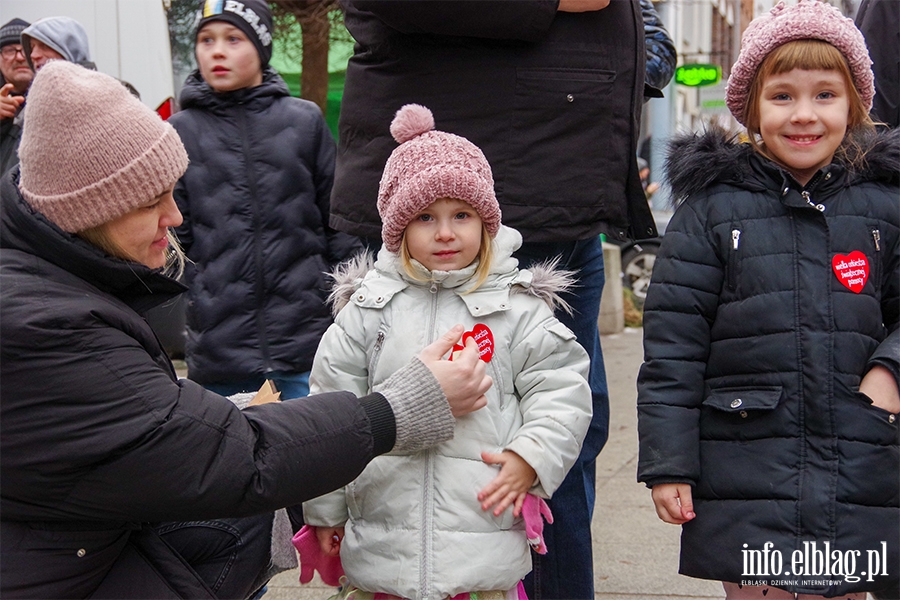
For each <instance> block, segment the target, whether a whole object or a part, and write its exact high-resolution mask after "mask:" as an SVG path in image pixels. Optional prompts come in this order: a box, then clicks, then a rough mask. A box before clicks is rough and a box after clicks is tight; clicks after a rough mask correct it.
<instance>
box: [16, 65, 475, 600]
mask: <svg viewBox="0 0 900 600" xmlns="http://www.w3.org/2000/svg"><path fill="white" fill-rule="evenodd" d="M98 98H100V99H102V101H103V102H102V103H103V106H104V110H103V111H102V112H98V111H95V110H92V109H91V107H93V106H94V105H95V103H96V102H97V99H98ZM29 111H30V115H29V125H28V127H27V128H26V129H25V132H24V135H23V139H22V144H21V149H20V157H21V166H20V169H21V172H20V171H19V169H13V170H12V171H10V173H9V174H8V176H7V177H4V179H3V181H2V188H0V190H2V197H3V202H2V205H0V243H2V250H0V277H2V292H0V310H2V314H3V319H2V322H0V358H2V360H0V376H2V382H3V386H2V388H0V552H2V557H3V560H2V561H0V595H2V596H3V597H4V598H86V597H94V598H156V599H158V598H187V597H189V598H214V597H247V596H248V595H249V594H250V593H252V592H253V591H254V589H255V588H256V587H258V585H259V584H261V583H262V581H260V577H261V576H264V575H263V574H264V572H265V570H266V566H267V562H268V549H269V535H270V532H269V531H268V530H266V525H267V524H269V523H270V522H271V515H270V513H271V511H273V510H274V509H276V508H278V507H282V506H286V505H292V504H296V503H299V502H301V501H303V500H306V499H309V498H312V497H315V496H318V495H320V494H322V493H324V492H327V491H328V490H331V489H333V488H336V487H338V486H340V485H344V484H346V483H348V482H349V481H351V480H352V479H353V478H355V477H356V476H357V475H358V474H359V473H360V472H361V470H362V469H363V467H364V466H365V465H366V463H367V462H368V461H369V460H371V458H372V457H374V456H375V455H377V454H381V453H383V452H386V451H388V450H390V449H391V448H392V447H394V448H408V449H410V450H415V449H417V448H421V447H425V446H428V445H430V444H432V443H437V442H439V441H442V440H445V439H448V438H449V437H451V436H452V431H453V419H452V416H451V414H456V415H460V414H465V413H466V412H469V411H471V410H472V409H474V408H477V407H480V406H481V405H482V404H483V398H478V396H479V395H480V394H481V393H482V392H483V391H484V389H486V387H487V386H488V385H489V380H486V378H485V377H484V367H483V366H482V363H481V361H479V360H478V358H477V350H476V349H475V346H474V343H472V344H469V348H467V352H468V356H467V358H466V359H465V360H464V361H463V362H457V361H453V362H447V361H442V360H440V355H441V354H442V353H443V352H444V351H446V350H449V349H450V347H451V346H452V343H453V340H452V339H451V338H454V337H456V338H458V335H459V334H460V333H461V327H460V328H458V329H459V330H460V331H454V332H451V334H449V335H448V336H445V339H444V340H442V343H443V344H444V345H443V346H441V347H436V346H435V347H431V348H430V349H429V351H428V352H424V353H423V355H422V361H424V362H422V361H413V362H412V363H411V364H410V365H409V367H407V368H406V369H404V371H405V374H404V375H401V377H402V378H404V379H394V380H393V381H391V382H388V384H387V385H386V387H385V388H384V389H383V390H381V393H376V394H372V395H370V396H366V397H364V398H359V399H357V398H356V397H354V396H353V395H352V394H349V393H336V394H329V395H326V396H327V397H324V396H323V398H322V399H318V398H315V399H312V398H311V399H305V400H303V401H296V402H285V403H272V404H266V405H262V406H256V407H250V408H247V409H246V410H244V411H240V410H238V409H237V408H236V407H235V405H234V404H232V403H231V402H230V401H229V400H227V399H225V398H222V397H221V396H218V395H216V394H213V393H211V392H208V391H206V390H205V389H203V388H202V387H200V386H199V385H197V384H195V383H193V382H190V381H186V380H178V379H177V378H176V376H175V372H174V369H173V368H172V365H171V363H170V362H169V360H168V357H167V356H166V354H165V352H164V351H163V349H162V347H161V346H160V344H159V341H158V340H157V338H156V336H155V335H154V334H153V331H152V330H151V329H150V327H149V326H148V324H147V322H146V321H145V320H144V319H143V318H142V316H141V313H142V312H143V311H145V310H147V309H148V308H150V307H152V306H156V305H158V304H159V303H160V302H164V301H166V300H167V299H170V298H172V297H173V296H174V295H176V294H179V293H181V292H182V291H183V290H184V288H183V286H182V285H181V284H179V283H177V282H176V281H175V280H173V279H171V278H170V277H168V276H167V275H166V274H165V271H164V266H163V265H164V263H165V262H166V248H167V243H166V239H167V232H168V227H172V226H176V225H178V224H179V223H180V221H181V215H180V213H179V212H178V210H177V208H176V207H175V203H174V200H173V198H172V188H173V186H174V184H175V181H176V180H177V179H178V178H179V177H180V176H181V174H182V172H183V171H184V169H185V167H186V165H187V155H186V154H185V152H184V149H183V146H182V145H181V142H180V140H179V139H178V136H177V134H176V133H175V131H174V129H172V128H171V127H170V126H168V125H167V124H165V123H163V122H162V121H161V120H159V118H158V117H157V116H156V115H155V114H154V113H153V112H152V111H150V109H148V108H146V107H145V106H143V105H142V104H141V103H140V102H139V101H138V100H136V99H135V98H133V97H132V96H130V94H129V93H128V92H127V91H126V89H125V88H124V87H123V86H122V85H121V84H120V83H118V82H117V81H116V80H114V79H113V78H111V77H108V76H106V75H103V74H100V73H97V72H92V71H87V70H85V69H84V68H82V67H79V66H77V65H74V64H72V63H67V62H63V61H55V62H52V63H50V64H48V65H47V66H46V67H44V68H43V69H42V70H41V72H40V73H39V74H38V76H37V77H36V78H35V82H34V85H33V86H32V89H31V92H30V96H29ZM172 248H173V249H175V250H177V246H172ZM176 255H177V252H176ZM444 346H445V347H444ZM426 367H427V368H426ZM429 369H430V371H429ZM431 373H434V375H432V374H431ZM442 390H449V391H450V393H449V394H448V396H450V398H449V400H450V403H451V407H452V408H450V407H448V403H447V402H448V398H447V397H445V395H444V393H443V391H442ZM448 408H449V410H448ZM209 519H217V520H216V521H214V522H213V525H217V526H218V528H219V529H220V530H221V531H224V532H226V535H225V537H228V538H229V539H231V538H230V537H229V536H231V535H232V533H233V534H234V541H232V542H231V546H229V547H228V548H225V552H226V556H225V559H226V563H228V564H225V565H224V566H222V567H221V568H219V569H218V570H214V571H210V569H209V565H208V564H207V563H208V562H215V561H214V560H211V559H210V557H208V556H206V557H198V556H196V555H192V554H190V553H188V552H187V549H188V548H191V547H194V548H196V547H198V546H199V547H200V548H201V549H203V550H208V549H209V548H208V546H209V544H208V543H207V544H206V545H205V546H204V543H203V540H199V539H197V536H195V535H193V534H192V530H191V529H190V528H189V527H188V528H187V529H186V528H184V527H178V526H177V524H173V523H172V522H173V521H179V522H180V521H194V522H201V523H200V525H203V523H202V522H203V521H205V520H209ZM195 524H196V523H195ZM181 525H184V524H183V523H182V524H181ZM190 525H193V524H188V526H190ZM200 529H201V528H197V531H200ZM270 529H271V526H270V525H269V530H270ZM173 533H174V534H175V535H173ZM248 535H249V536H251V537H249V538H248V537H247V536H248ZM237 536H244V537H243V539H240V538H239V537H237ZM260 538H262V540H263V542H264V543H263V544H262V545H261V546H260V544H259V539H260ZM216 539H218V538H216ZM232 546H233V547H232ZM260 548H261V549H260ZM254 549H255V550H256V555H253V556H248V555H247V554H248V552H247V551H248V550H251V551H252V550H254ZM218 558H219V557H218V556H214V557H213V559H218ZM229 561H234V562H233V564H232V563H231V562H229Z"/></svg>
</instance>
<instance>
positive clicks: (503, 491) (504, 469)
mask: <svg viewBox="0 0 900 600" xmlns="http://www.w3.org/2000/svg"><path fill="white" fill-rule="evenodd" d="M481 460H483V461H484V462H486V463H487V464H489V465H500V474H499V475H497V476H496V477H494V479H493V481H491V482H490V483H489V484H487V485H486V486H485V487H484V489H482V490H481V491H480V492H478V501H479V502H481V510H488V509H489V508H491V507H492V506H494V505H497V508H495V509H494V516H495V517H499V516H500V515H501V514H502V513H503V511H504V510H506V509H507V508H508V507H509V506H510V505H513V516H516V517H518V516H519V515H521V514H522V504H523V503H524V502H525V496H526V495H527V494H528V490H530V489H531V486H532V485H534V479H535V477H537V473H535V471H534V469H532V468H531V465H529V464H528V463H527V462H525V459H524V458H522V457H521V456H519V455H518V454H516V453H515V452H513V451H511V450H504V451H503V452H501V453H500V454H492V453H490V452H482V453H481Z"/></svg>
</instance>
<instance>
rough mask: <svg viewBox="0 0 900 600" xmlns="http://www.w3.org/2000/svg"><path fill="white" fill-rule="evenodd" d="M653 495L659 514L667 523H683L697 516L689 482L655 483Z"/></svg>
mask: <svg viewBox="0 0 900 600" xmlns="http://www.w3.org/2000/svg"><path fill="white" fill-rule="evenodd" d="M652 495H653V504H655V505H656V514H657V516H658V517H659V518H660V519H662V520H663V521H665V522H666V523H671V524H672V525H682V524H684V523H687V522H688V521H690V520H691V519H693V518H694V517H696V516H697V515H696V514H694V502H693V500H691V486H690V485H689V484H687V483H661V484H659V485H654V486H653V490H652Z"/></svg>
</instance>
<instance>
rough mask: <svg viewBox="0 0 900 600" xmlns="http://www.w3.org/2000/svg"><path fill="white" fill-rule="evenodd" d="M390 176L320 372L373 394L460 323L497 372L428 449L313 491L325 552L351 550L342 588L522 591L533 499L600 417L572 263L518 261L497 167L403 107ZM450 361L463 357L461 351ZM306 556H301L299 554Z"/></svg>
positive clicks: (443, 594) (425, 115)
mask: <svg viewBox="0 0 900 600" xmlns="http://www.w3.org/2000/svg"><path fill="white" fill-rule="evenodd" d="M391 133H392V134H393V135H394V138H395V139H396V140H397V141H398V142H399V143H400V146H399V147H398V148H397V149H395V150H394V152H393V154H392V155H391V157H390V159H389V160H388V163H387V165H386V166H385V172H384V176H383V177H382V180H381V187H380V191H379V197H378V209H379V212H380V214H381V219H382V222H383V228H382V237H383V239H384V247H383V249H382V250H381V252H380V253H379V255H378V260H377V262H376V263H375V264H374V266H373V265H371V264H369V261H366V260H360V261H357V262H356V263H355V264H352V265H350V266H349V267H348V268H345V269H344V270H342V271H341V272H340V273H338V274H336V276H335V278H336V280H337V285H336V287H335V291H334V292H333V294H332V299H333V300H334V304H335V312H336V313H337V314H336V317H335V323H334V324H333V325H332V326H331V328H330V329H329V330H328V331H327V332H326V334H325V336H324V337H323V339H322V342H321V344H320V345H319V349H318V352H317V354H316V358H315V361H314V364H313V369H312V375H311V379H310V384H311V388H312V391H313V393H317V392H325V391H328V390H332V389H342V390H351V391H355V392H358V393H365V392H368V391H370V390H373V389H376V390H377V389H378V386H379V385H380V384H381V383H383V382H384V381H385V380H386V379H387V378H388V377H390V376H391V375H392V374H393V373H394V372H395V371H396V370H397V369H398V368H400V367H401V366H402V365H404V364H405V363H406V362H407V361H408V360H409V358H410V357H413V356H415V355H416V353H417V352H418V351H419V350H420V349H421V348H422V347H424V346H425V345H427V344H428V343H429V342H430V341H431V340H432V339H433V338H434V337H435V336H436V335H438V334H439V333H441V332H443V331H445V330H446V329H448V325H449V326H452V325H454V324H457V323H463V324H464V325H465V329H466V330H467V333H466V334H464V335H463V339H462V340H461V344H462V343H465V342H466V339H467V338H469V337H471V338H473V339H474V342H475V343H477V344H478V348H479V352H480V354H481V357H482V360H484V361H485V362H487V369H488V373H489V374H490V375H491V377H492V378H493V382H494V383H493V386H492V388H491V389H490V390H489V391H488V393H487V399H488V402H487V406H486V407H485V408H483V409H481V410H479V411H476V412H475V413H472V414H471V415H467V416H465V417H462V418H460V419H458V420H457V422H456V429H455V434H454V439H452V440H450V441H448V442H445V443H443V444H441V445H439V446H436V447H435V448H433V449H432V450H430V451H424V452H416V453H391V454H388V455H385V456H383V457H379V458H377V459H375V460H374V461H373V462H372V463H371V464H370V465H369V466H368V468H366V470H365V471H364V472H363V473H362V475H360V476H359V477H358V478H357V479H356V480H355V481H354V482H353V483H351V484H350V485H349V486H347V487H346V488H344V489H341V490H338V491H336V492H333V493H331V494H328V495H326V496H322V497H320V498H317V499H315V500H312V501H310V502H307V503H305V504H304V516H305V519H306V522H307V524H308V526H309V527H316V531H315V533H316V535H317V538H318V541H319V545H320V549H321V551H322V553H323V554H324V555H331V556H337V555H339V556H340V560H341V563H342V566H343V570H344V572H345V573H346V579H342V582H341V583H342V584H343V585H342V591H341V595H342V597H350V595H351V594H352V597H354V598H365V597H367V596H368V597H371V596H369V594H367V593H366V592H368V593H372V594H374V593H378V594H379V596H378V597H379V598H385V597H392V596H393V597H401V598H431V599H435V600H440V599H444V598H453V597H454V596H457V595H459V594H462V593H465V594H466V597H467V598H468V597H469V595H468V594H469V593H472V592H474V593H476V596H477V597H479V598H490V597H497V598H501V597H511V598H516V597H518V593H519V590H520V586H519V582H520V581H521V579H522V578H523V577H524V576H525V575H526V574H527V573H528V572H529V571H530V570H531V557H530V551H529V540H528V539H526V531H525V523H524V522H523V519H522V507H523V503H525V501H526V497H527V495H528V494H532V495H534V496H537V497H542V498H548V497H549V496H550V495H551V494H552V493H553V491H554V490H555V489H556V488H557V487H558V486H559V484H560V483H561V482H562V480H563V478H564V477H565V475H566V472H567V471H568V470H569V468H570V467H571V465H572V464H573V462H574V461H575V458H576V457H577V456H578V453H579V450H580V448H581V443H582V440H583V438H584V435H585V433H586V431H587V428H588V424H589V423H590V419H591V395H590V389H589V387H588V384H587V381H586V376H587V371H588V357H587V354H586V353H585V352H584V350H583V349H582V347H581V346H580V345H579V344H578V342H577V341H576V339H575V335H574V334H573V333H572V332H571V331H570V330H569V329H567V328H566V327H565V326H564V325H562V323H560V322H559V321H558V320H557V319H556V318H555V317H554V316H553V308H554V307H555V306H558V305H559V304H560V303H562V300H561V299H560V298H559V293H560V292H561V291H562V290H564V289H565V288H566V287H567V286H568V285H569V284H570V283H571V279H570V278H569V277H568V274H566V273H562V272H558V271H554V270H553V269H552V267H544V268H539V269H536V270H532V271H524V270H519V269H518V268H517V264H518V263H517V261H516V259H515V258H513V257H512V253H513V252H514V251H515V250H516V249H517V248H518V247H519V245H520V244H521V236H520V235H519V234H518V232H516V231H515V230H513V229H510V228H508V227H504V226H502V225H501V224H500V208H499V206H498V204H497V200H496V198H495V196H494V187H493V178H492V175H491V170H490V166H489V165H488V163H487V160H486V159H485V157H484V155H483V154H482V152H481V151H480V150H479V149H478V148H477V147H476V146H475V145H474V144H472V143H471V142H469V141H468V140H466V139H464V138H461V137H459V136H456V135H453V134H449V133H445V132H440V131H434V119H433V117H432V115H431V112H430V111H429V110H428V109H426V108H424V107H421V106H417V105H407V106H405V107H403V108H402V109H401V110H400V111H398V113H397V116H396V117H395V119H394V121H393V123H392V124H391ZM450 358H451V359H452V356H451V357H450ZM301 559H302V556H301Z"/></svg>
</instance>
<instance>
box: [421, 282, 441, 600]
mask: <svg viewBox="0 0 900 600" xmlns="http://www.w3.org/2000/svg"><path fill="white" fill-rule="evenodd" d="M428 291H429V292H430V293H431V314H430V315H429V319H430V322H429V337H428V340H427V342H429V343H430V342H432V341H434V339H435V336H436V334H437V332H436V327H437V314H438V300H439V299H440V294H441V288H440V286H438V284H437V282H436V281H432V282H431V287H430V288H429V290H428ZM426 452H427V453H428V458H427V459H426V460H425V472H424V473H423V478H422V479H423V482H424V486H423V488H422V490H423V492H424V497H423V498H422V539H421V543H422V548H421V556H422V558H421V565H420V569H419V597H420V598H429V597H431V571H432V568H433V565H432V564H431V561H432V558H433V556H432V549H433V541H434V540H433V537H432V533H433V531H432V528H433V526H434V508H433V504H434V450H427V451H426Z"/></svg>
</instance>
